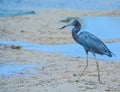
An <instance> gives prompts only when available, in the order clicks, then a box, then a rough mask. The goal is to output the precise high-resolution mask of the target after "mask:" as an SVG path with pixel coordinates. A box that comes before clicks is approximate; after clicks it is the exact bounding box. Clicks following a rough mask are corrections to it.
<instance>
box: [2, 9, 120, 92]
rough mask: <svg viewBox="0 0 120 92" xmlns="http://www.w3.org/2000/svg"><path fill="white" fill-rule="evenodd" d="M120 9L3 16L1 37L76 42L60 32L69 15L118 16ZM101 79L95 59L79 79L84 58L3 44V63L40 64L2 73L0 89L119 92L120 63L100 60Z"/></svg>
mask: <svg viewBox="0 0 120 92" xmlns="http://www.w3.org/2000/svg"><path fill="white" fill-rule="evenodd" d="M119 15H120V11H78V10H57V9H55V10H52V9H51V10H41V11H36V14H35V15H26V16H16V17H5V18H0V40H7V41H22V42H30V43H38V44H64V43H74V40H73V39H72V37H71V33H70V32H69V31H67V30H68V29H65V30H66V31H61V30H59V29H58V28H60V27H61V26H62V25H63V23H60V22H59V21H60V20H61V19H64V18H66V17H71V16H72V17H80V16H119ZM104 41H105V42H120V39H116V38H111V39H105V40H104ZM98 61H99V64H100V74H101V81H102V82H104V83H105V84H99V83H98V80H97V69H96V63H95V61H94V59H89V66H88V69H87V70H86V71H85V73H84V76H82V77H81V78H79V75H80V73H81V72H82V70H83V68H84V67H85V64H86V63H85V59H84V58H82V57H78V58H76V57H64V56H61V55H60V54H56V53H45V52H40V51H32V50H23V49H21V48H15V47H14V48H13V47H9V46H6V45H3V48H0V64H4V63H8V62H20V63H24V64H27V63H31V64H41V63H43V62H45V66H43V67H42V68H41V67H32V69H33V70H34V71H36V73H35V74H31V71H30V70H28V72H21V73H16V74H15V75H10V76H0V92H67V91H69V92H80V91H81V92H120V62H113V61H104V60H98ZM79 79H80V81H79V82H78V80H79Z"/></svg>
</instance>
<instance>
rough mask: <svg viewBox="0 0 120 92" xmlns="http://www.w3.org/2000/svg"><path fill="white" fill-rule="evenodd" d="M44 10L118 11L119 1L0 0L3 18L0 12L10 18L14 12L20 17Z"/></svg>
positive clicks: (0, 10) (119, 7)
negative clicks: (26, 13) (25, 13)
mask: <svg viewBox="0 0 120 92" xmlns="http://www.w3.org/2000/svg"><path fill="white" fill-rule="evenodd" d="M46 8H48V9H49V8H52V9H58V8H59V9H78V10H119V9H120V0H97V1H96V0H69V1H68V0H0V16H1V15H2V16H3V14H2V12H3V13H4V15H5V14H6V15H7V16H8V15H9V16H11V13H13V12H14V11H15V10H16V13H17V10H18V12H19V13H20V15H22V12H23V11H25V10H29V11H37V10H40V9H46ZM20 10H21V12H20ZM6 11H7V12H6ZM8 11H9V13H10V14H9V13H8ZM14 14H15V12H14ZM23 14H24V13H23ZM6 15H5V16H6ZM15 15H16V14H15Z"/></svg>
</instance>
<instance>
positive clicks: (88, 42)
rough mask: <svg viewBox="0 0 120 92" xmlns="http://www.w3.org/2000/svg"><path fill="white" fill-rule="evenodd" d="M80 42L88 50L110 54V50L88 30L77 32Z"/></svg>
mask: <svg viewBox="0 0 120 92" xmlns="http://www.w3.org/2000/svg"><path fill="white" fill-rule="evenodd" d="M79 40H80V42H79V43H80V44H81V45H82V46H83V47H84V48H85V49H86V50H88V51H91V52H93V53H97V54H106V55H108V56H111V51H110V50H109V49H108V48H107V46H106V45H105V44H104V43H103V42H102V41H101V40H100V39H99V38H98V37H96V36H95V35H93V34H91V33H89V32H81V33H80V34H79Z"/></svg>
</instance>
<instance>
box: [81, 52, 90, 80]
mask: <svg viewBox="0 0 120 92" xmlns="http://www.w3.org/2000/svg"><path fill="white" fill-rule="evenodd" d="M87 67H88V51H86V66H85V68H84V69H83V71H82V73H81V74H80V78H81V76H82V75H83V73H84V72H85V70H86V69H87Z"/></svg>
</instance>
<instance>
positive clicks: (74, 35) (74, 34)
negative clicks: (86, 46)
mask: <svg viewBox="0 0 120 92" xmlns="http://www.w3.org/2000/svg"><path fill="white" fill-rule="evenodd" d="M80 29H81V26H75V27H74V28H73V29H72V36H73V39H74V40H75V41H77V37H78V32H79V31H80Z"/></svg>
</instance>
